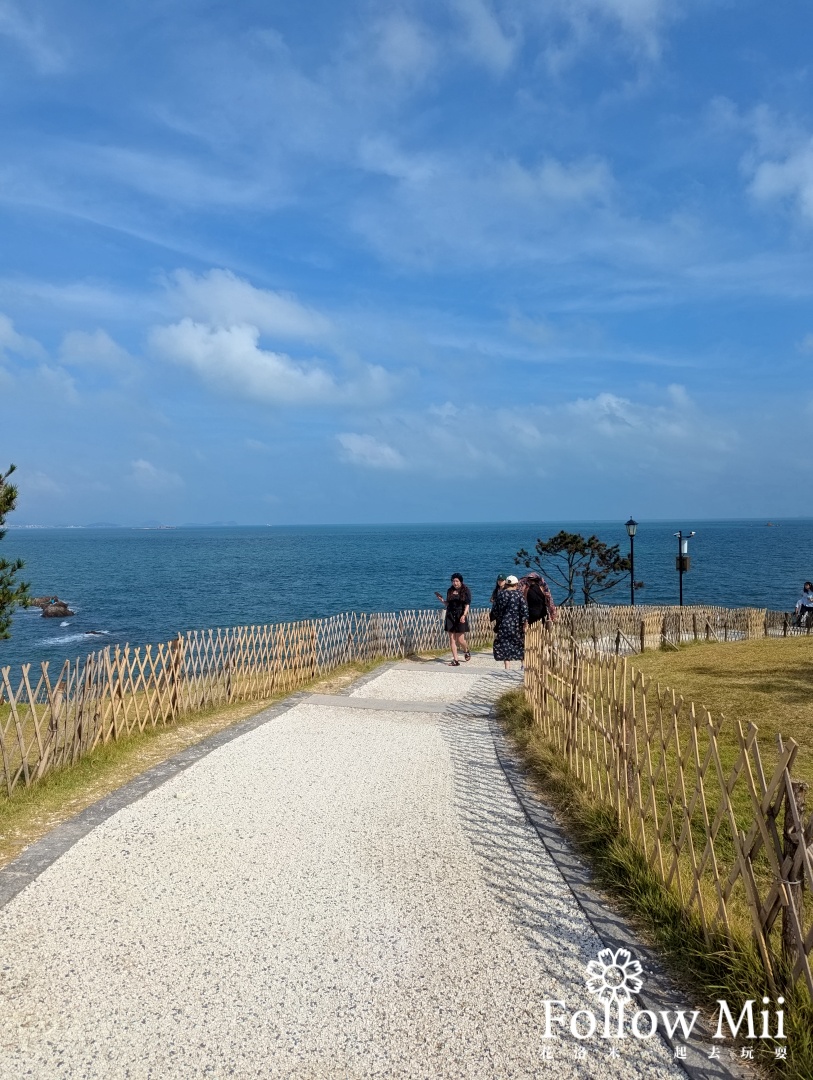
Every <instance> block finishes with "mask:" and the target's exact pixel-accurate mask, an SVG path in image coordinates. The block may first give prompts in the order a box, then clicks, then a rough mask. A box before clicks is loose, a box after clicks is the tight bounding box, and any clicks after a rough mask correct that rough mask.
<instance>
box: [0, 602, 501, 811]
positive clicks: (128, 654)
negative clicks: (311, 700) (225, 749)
mask: <svg viewBox="0 0 813 1080" xmlns="http://www.w3.org/2000/svg"><path fill="white" fill-rule="evenodd" d="M443 619H444V612H443V610H441V609H435V610H424V611H397V612H378V613H374V614H355V613H347V614H342V615H333V616H331V617H329V618H325V619H308V620H305V621H302V622H289V623H276V624H274V625H268V626H241V627H234V628H231V629H226V630H193V631H190V632H188V633H185V634H179V635H178V636H177V638H174V639H173V640H172V641H169V642H166V643H164V644H161V645H144V646H140V647H137V648H136V647H130V646H128V645H125V646H124V648H118V647H116V648H115V649H110V648H107V649H102V650H100V651H99V652H95V653H92V654H90V655H89V656H88V657H87V658H86V659H85V660H83V661H81V660H76V661H66V662H65V663H64V664H63V665H62V667H61V669H60V671H59V674H58V675H57V676H56V677H55V678H52V677H51V674H50V672H49V664H48V663H42V664H40V665H39V666H38V668H34V666H33V665H32V664H23V665H22V666H21V668H20V675H19V677H15V678H12V670H11V668H10V667H4V668H0V790H2V789H5V792H6V793H7V794H8V795H11V794H12V793H13V792H14V790H15V788H17V787H18V786H20V785H23V786H25V787H29V786H30V785H31V784H33V783H35V782H36V781H38V780H39V779H41V778H42V777H43V776H45V775H46V774H47V773H49V772H51V771H53V770H54V769H59V768H62V767H64V766H66V765H71V764H73V763H74V762H76V761H79V760H80V759H81V758H83V757H85V756H86V755H87V754H89V753H91V751H92V750H94V749H95V747H97V746H98V745H100V744H104V743H108V742H110V741H111V740H113V741H116V740H118V739H121V738H126V737H127V736H128V735H131V734H133V733H135V732H143V731H144V730H146V729H148V728H154V727H158V726H165V725H169V724H173V723H175V722H176V721H177V720H178V719H179V718H180V717H181V716H185V715H188V714H190V713H194V712H198V711H199V710H202V709H208V708H213V707H215V706H220V705H228V704H230V703H237V702H247V701H263V700H266V699H268V698H272V697H274V696H276V695H279V694H284V693H286V692H288V691H291V690H295V689H296V688H298V687H301V686H304V685H305V684H306V683H308V682H311V681H312V680H313V679H315V678H317V677H319V676H321V675H325V674H327V673H329V672H331V671H334V670H336V668H339V667H342V666H343V665H345V664H350V663H353V662H354V661H368V660H374V659H376V658H378V657H381V658H388V657H389V658H395V657H403V656H410V655H412V654H414V653H418V652H431V651H434V650H438V649H443V648H444V647H445V646H446V644H447V635H446V634H445V633H444V630H443ZM469 625H470V632H469V635H468V640H469V643H470V644H471V645H472V646H473V647H474V648H481V647H483V646H485V645H487V644H488V643H490V641H491V639H492V631H491V624H490V623H489V619H488V609H487V608H475V609H473V610H472V611H471V612H470V615H469Z"/></svg>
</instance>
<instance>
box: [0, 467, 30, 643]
mask: <svg viewBox="0 0 813 1080" xmlns="http://www.w3.org/2000/svg"><path fill="white" fill-rule="evenodd" d="M15 467H16V466H14V465H11V466H10V467H9V469H8V471H7V472H6V473H5V474H3V473H0V540H2V539H3V537H4V536H5V535H6V530H5V529H4V528H3V525H4V524H5V522H6V515H7V514H10V513H11V511H12V510H13V509H14V507H15V506H16V505H17V488H16V487H15V486H14V484H10V483H9V479H8V478H9V477H10V476H11V474H12V473H13V472H14V469H15ZM23 565H24V564H23V562H22V560H21V559H15V560H14V561H13V562H9V561H8V559H0V639H3V638H9V637H11V633H10V632H9V627H10V626H11V616H12V614H13V612H14V609H15V608H16V607H17V606H18V605H20V604H23V605H24V604H25V603H26V602H27V600H28V585H27V584H26V583H25V582H22V581H16V577H17V574H18V573H19V572H20V570H22V568H23Z"/></svg>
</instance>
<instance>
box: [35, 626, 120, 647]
mask: <svg viewBox="0 0 813 1080" xmlns="http://www.w3.org/2000/svg"><path fill="white" fill-rule="evenodd" d="M98 637H110V631H109V630H95V631H93V632H91V631H88V630H85V631H83V632H82V633H81V634H62V635H61V636H60V637H47V638H43V639H42V641H41V642H40V644H41V645H67V644H68V643H69V642H71V641H92V640H93V639H94V638H98Z"/></svg>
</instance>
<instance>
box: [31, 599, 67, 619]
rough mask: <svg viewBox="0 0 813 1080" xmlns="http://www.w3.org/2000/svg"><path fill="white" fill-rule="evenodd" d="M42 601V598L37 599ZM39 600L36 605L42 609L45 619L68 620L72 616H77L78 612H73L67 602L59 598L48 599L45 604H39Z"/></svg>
mask: <svg viewBox="0 0 813 1080" xmlns="http://www.w3.org/2000/svg"><path fill="white" fill-rule="evenodd" d="M41 599H42V597H38V598H37V600H41ZM37 600H35V601H34V603H35V604H36V605H37V607H41V608H42V617H43V619H67V618H69V617H70V616H71V615H75V614H76V612H75V611H71V609H70V608H69V607H68V605H67V604H66V603H65V601H64V600H60V599H59V597H58V596H51V597H46V598H45V603H44V604H40V603H37Z"/></svg>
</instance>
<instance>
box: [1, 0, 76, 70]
mask: <svg viewBox="0 0 813 1080" xmlns="http://www.w3.org/2000/svg"><path fill="white" fill-rule="evenodd" d="M35 7H36V4H35V0H28V2H27V3H26V6H25V9H24V10H22V9H21V8H20V7H19V6H18V5H17V4H15V3H12V0H0V35H3V36H5V37H9V38H11V40H12V41H14V42H16V44H17V45H19V46H20V48H22V49H23V51H24V52H25V53H26V54H27V55H28V57H29V59H30V60H31V61H32V63H33V64H34V66H35V68H36V69H37V70H38V71H39V72H40V73H41V74H43V75H50V74H53V73H55V72H59V71H62V70H63V68H64V66H65V60H64V57H63V55H62V50H61V49H60V48H58V47H57V45H56V43H55V42H54V40H53V37H52V36H50V35H49V34H48V32H47V30H46V28H45V26H44V23H43V21H42V19H41V18H39V17H38V15H37V13H36V11H35V10H34V9H35Z"/></svg>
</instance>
